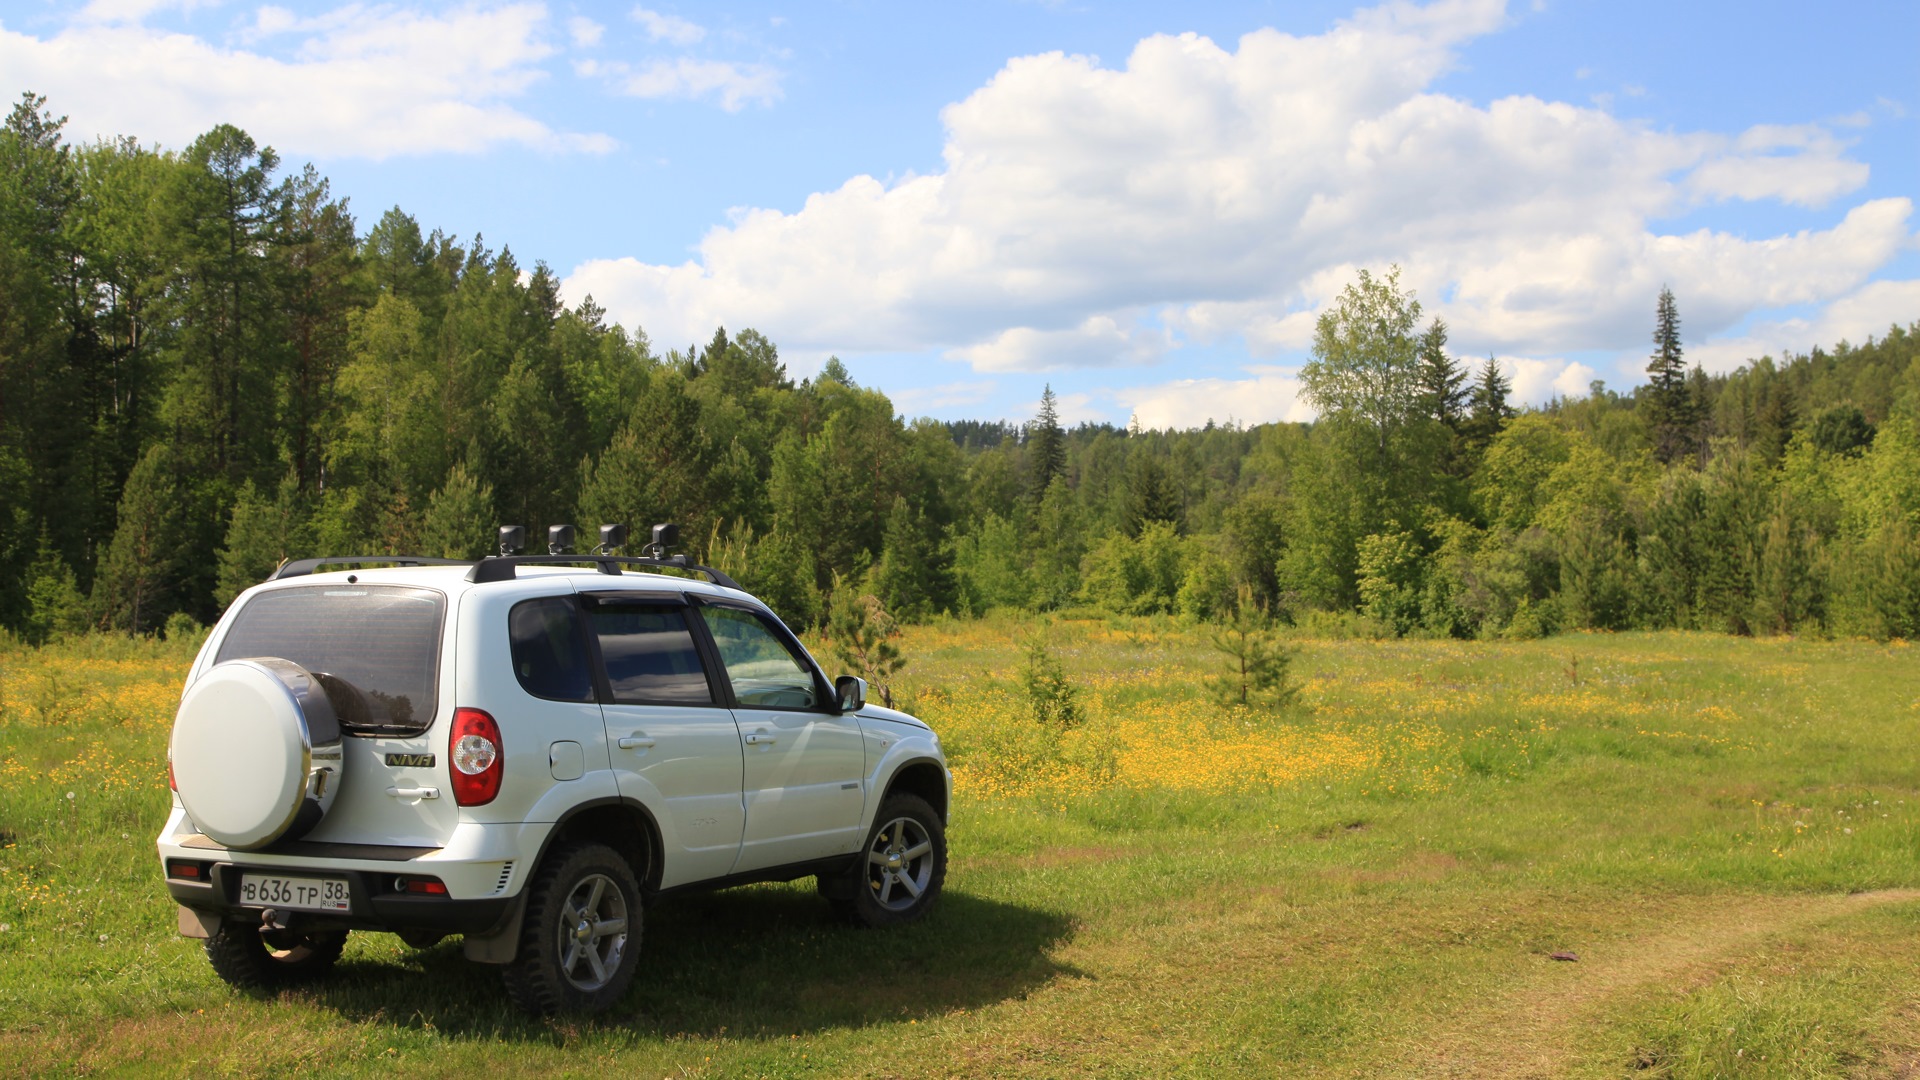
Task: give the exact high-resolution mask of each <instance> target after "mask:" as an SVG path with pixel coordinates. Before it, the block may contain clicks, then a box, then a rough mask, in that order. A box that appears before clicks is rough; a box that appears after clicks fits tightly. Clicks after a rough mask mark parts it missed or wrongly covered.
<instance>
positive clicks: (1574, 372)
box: [1474, 356, 1596, 405]
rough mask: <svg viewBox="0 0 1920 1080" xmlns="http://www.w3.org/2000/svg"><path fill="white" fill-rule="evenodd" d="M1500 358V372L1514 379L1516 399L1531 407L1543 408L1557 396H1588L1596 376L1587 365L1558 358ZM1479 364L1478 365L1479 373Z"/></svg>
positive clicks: (1514, 396) (1476, 368)
mask: <svg viewBox="0 0 1920 1080" xmlns="http://www.w3.org/2000/svg"><path fill="white" fill-rule="evenodd" d="M1496 359H1497V360H1498V362H1499V364H1500V370H1501V371H1504V372H1506V373H1507V375H1508V376H1509V377H1510V378H1511V379H1512V380H1513V399H1514V400H1515V401H1524V402H1526V403H1527V404H1529V405H1539V404H1542V403H1544V402H1546V401H1547V400H1548V399H1550V398H1554V397H1564V398H1577V397H1585V396H1587V391H1588V389H1589V384H1590V383H1592V382H1593V377H1594V375H1595V374H1596V373H1595V371H1594V370H1593V369H1592V368H1590V367H1588V366H1587V365H1585V364H1582V363H1578V362H1576V361H1570V360H1561V359H1557V358H1546V359H1541V358H1536V357H1531V356H1502V357H1497V358H1496ZM1478 363H1484V361H1480V362H1478ZM1478 363H1476V364H1475V365H1474V370H1476V371H1478V370H1479V368H1478Z"/></svg>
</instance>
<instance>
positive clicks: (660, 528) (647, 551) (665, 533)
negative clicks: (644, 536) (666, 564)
mask: <svg viewBox="0 0 1920 1080" xmlns="http://www.w3.org/2000/svg"><path fill="white" fill-rule="evenodd" d="M679 546H680V526H678V525H670V524H661V525H655V526H654V527H653V543H651V544H648V545H647V546H646V547H644V548H642V549H641V552H640V553H641V554H642V555H645V556H646V557H648V558H650V559H664V558H666V557H667V552H668V551H669V550H670V549H672V548H676V547H679Z"/></svg>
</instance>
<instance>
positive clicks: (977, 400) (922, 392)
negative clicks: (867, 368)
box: [887, 379, 1038, 416]
mask: <svg viewBox="0 0 1920 1080" xmlns="http://www.w3.org/2000/svg"><path fill="white" fill-rule="evenodd" d="M997 389H999V384H998V383H996V382H994V381H993V380H991V379H983V380H973V381H967V380H962V381H960V382H950V383H941V384H940V385H938V386H916V387H912V388H910V389H906V390H890V391H888V392H887V397H888V399H889V400H891V401H892V402H893V407H894V408H895V409H896V410H898V411H899V412H900V413H901V414H902V415H905V416H930V415H932V414H934V413H936V412H941V411H945V410H951V409H971V408H976V407H978V406H980V405H984V404H986V403H987V402H988V401H989V400H991V399H992V397H993V393H994V391H995V390H997ZM1035 411H1038V406H1037V405H1036V407H1035Z"/></svg>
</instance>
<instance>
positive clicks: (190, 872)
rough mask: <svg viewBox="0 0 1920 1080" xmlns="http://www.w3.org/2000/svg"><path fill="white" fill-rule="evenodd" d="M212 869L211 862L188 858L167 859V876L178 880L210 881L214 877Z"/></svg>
mask: <svg viewBox="0 0 1920 1080" xmlns="http://www.w3.org/2000/svg"><path fill="white" fill-rule="evenodd" d="M211 871H212V864H210V863H204V862H193V861H191V860H188V859H168V860H167V876H168V877H170V878H174V879H175V880H178V881H209V880H211V879H212V877H213V875H212V873H211Z"/></svg>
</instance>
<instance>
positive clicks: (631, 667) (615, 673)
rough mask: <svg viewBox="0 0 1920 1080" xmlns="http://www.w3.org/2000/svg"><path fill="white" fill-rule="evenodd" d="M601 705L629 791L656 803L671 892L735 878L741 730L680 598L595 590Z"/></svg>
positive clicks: (589, 606) (592, 609) (619, 774)
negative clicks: (673, 888)
mask: <svg viewBox="0 0 1920 1080" xmlns="http://www.w3.org/2000/svg"><path fill="white" fill-rule="evenodd" d="M582 600H583V602H584V604H585V608H586V612H587V621H588V625H589V626H590V627H592V630H593V634H592V637H593V639H594V644H595V647H596V651H597V653H598V656H599V661H600V663H599V668H600V678H601V688H600V701H601V705H600V709H601V713H602V715H603V716H604V717H605V720H606V730H607V744H608V750H609V752H610V753H611V755H612V759H613V769H614V776H615V779H616V781H617V783H618V784H619V787H620V793H621V794H622V795H624V796H626V797H628V798H634V799H638V800H640V801H642V802H644V803H647V804H649V805H652V806H655V807H664V809H665V813H664V814H663V815H661V820H660V821H659V824H660V832H661V839H662V840H663V842H664V843H665V844H666V846H667V848H668V854H669V858H668V859H667V860H666V864H665V867H664V872H663V875H662V878H661V882H660V884H661V886H662V887H663V888H665V887H671V886H674V885H681V884H685V883H687V882H690V881H703V880H706V879H709V878H716V877H722V876H725V875H726V874H727V873H728V872H729V871H730V870H732V869H733V864H734V860H735V858H736V856H737V855H738V854H739V852H740V839H741V834H742V831H743V829H744V825H745V820H746V811H745V806H744V804H743V802H742V799H741V775H742V763H741V756H742V755H741V743H740V729H739V727H738V726H737V725H736V724H735V723H734V717H733V713H732V712H731V711H730V710H728V708H727V707H726V705H725V704H724V702H723V700H722V697H721V689H720V686H719V684H718V682H717V680H716V679H715V678H714V677H713V673H711V672H710V671H709V670H708V664H707V663H706V660H705V658H704V657H703V656H702V654H701V651H700V648H699V646H698V644H697V643H696V640H695V637H694V633H693V627H692V625H691V623H690V622H689V619H690V617H691V611H690V609H689V608H688V606H687V604H686V601H685V600H683V599H682V598H681V597H680V596H679V594H677V593H587V594H583V596H582Z"/></svg>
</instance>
